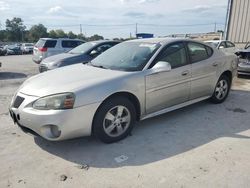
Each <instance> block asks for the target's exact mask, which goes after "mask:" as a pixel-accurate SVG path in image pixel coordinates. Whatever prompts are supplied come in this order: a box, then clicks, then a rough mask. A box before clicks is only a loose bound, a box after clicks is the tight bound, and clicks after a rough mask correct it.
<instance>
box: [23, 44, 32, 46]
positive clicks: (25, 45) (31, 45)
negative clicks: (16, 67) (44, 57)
mask: <svg viewBox="0 0 250 188" xmlns="http://www.w3.org/2000/svg"><path fill="white" fill-rule="evenodd" d="M24 46H33V44H24Z"/></svg>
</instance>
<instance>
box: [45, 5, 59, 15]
mask: <svg viewBox="0 0 250 188" xmlns="http://www.w3.org/2000/svg"><path fill="white" fill-rule="evenodd" d="M61 11H63V8H62V7H61V6H55V7H51V8H50V9H49V10H48V13H51V14H53V13H58V12H61Z"/></svg>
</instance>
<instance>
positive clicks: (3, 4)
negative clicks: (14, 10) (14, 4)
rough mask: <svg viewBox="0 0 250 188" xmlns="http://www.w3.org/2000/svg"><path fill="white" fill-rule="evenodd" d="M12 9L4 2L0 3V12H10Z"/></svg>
mask: <svg viewBox="0 0 250 188" xmlns="http://www.w3.org/2000/svg"><path fill="white" fill-rule="evenodd" d="M9 9H10V5H9V4H8V3H6V2H4V1H0V10H1V11H5V10H9Z"/></svg>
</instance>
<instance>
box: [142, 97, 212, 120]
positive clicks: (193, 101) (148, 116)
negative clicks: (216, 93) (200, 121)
mask: <svg viewBox="0 0 250 188" xmlns="http://www.w3.org/2000/svg"><path fill="white" fill-rule="evenodd" d="M210 97H211V96H205V97H201V98H197V99H193V100H191V101H187V102H184V103H181V104H177V105H175V106H171V107H168V108H165V109H162V110H160V111H157V112H153V113H151V114H148V115H145V116H142V117H141V120H144V119H148V118H152V117H155V116H158V115H161V114H165V113H167V112H171V111H173V110H177V109H179V108H182V107H185V106H189V105H191V104H194V103H197V102H200V101H203V100H206V99H208V98H210Z"/></svg>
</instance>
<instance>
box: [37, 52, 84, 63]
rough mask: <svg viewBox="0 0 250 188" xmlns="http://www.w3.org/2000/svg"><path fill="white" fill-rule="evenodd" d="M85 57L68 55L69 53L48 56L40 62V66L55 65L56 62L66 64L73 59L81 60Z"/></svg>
mask: <svg viewBox="0 0 250 188" xmlns="http://www.w3.org/2000/svg"><path fill="white" fill-rule="evenodd" d="M83 56H85V55H84V54H70V53H62V54H57V55H53V56H50V57H48V58H46V59H44V60H43V61H42V64H46V63H57V62H62V61H63V62H66V61H71V60H75V59H81V58H83Z"/></svg>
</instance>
